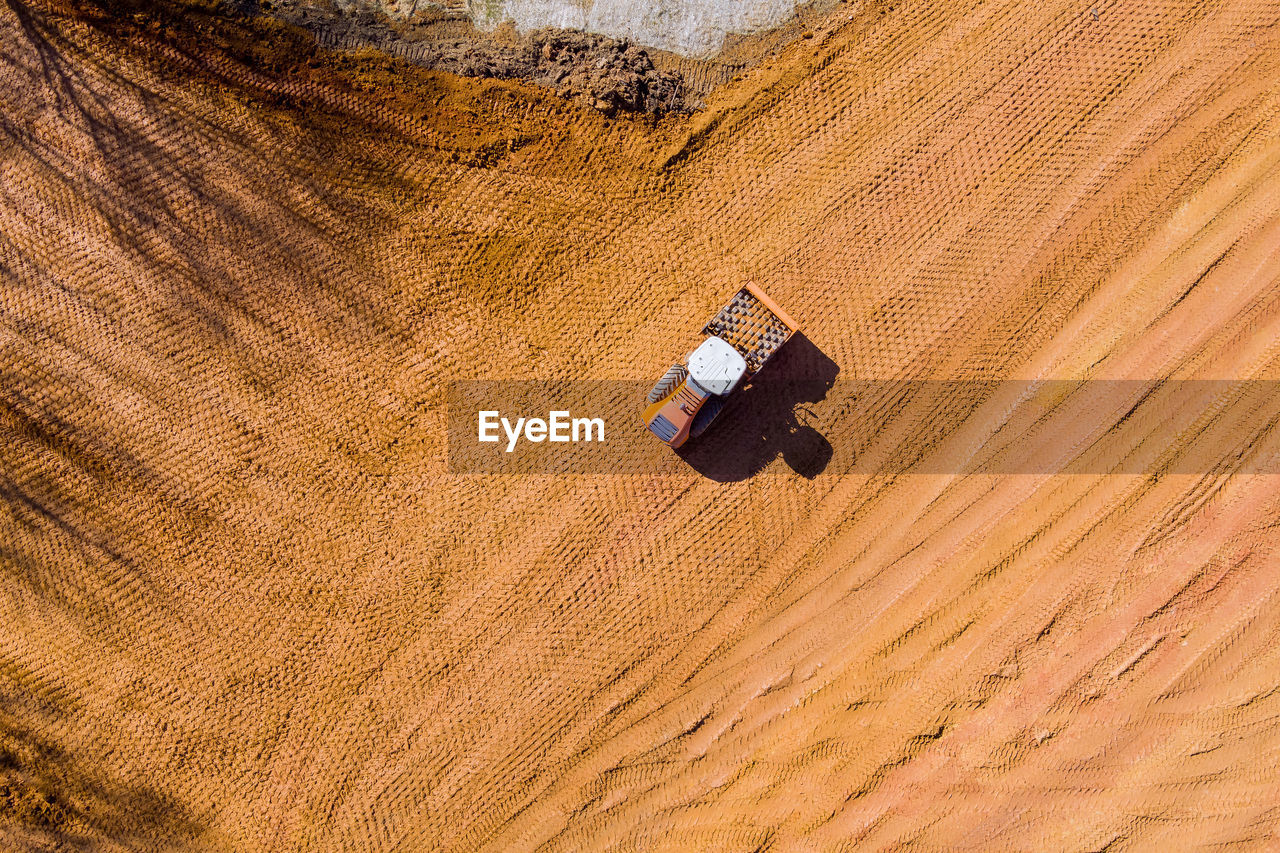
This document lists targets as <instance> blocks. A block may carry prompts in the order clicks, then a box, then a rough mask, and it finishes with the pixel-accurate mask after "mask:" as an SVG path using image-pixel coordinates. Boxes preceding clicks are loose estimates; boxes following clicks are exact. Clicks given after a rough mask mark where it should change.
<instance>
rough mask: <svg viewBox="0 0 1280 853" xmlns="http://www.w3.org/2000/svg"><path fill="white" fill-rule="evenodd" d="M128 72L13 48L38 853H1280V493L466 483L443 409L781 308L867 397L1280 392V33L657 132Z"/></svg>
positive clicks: (838, 23)
mask: <svg viewBox="0 0 1280 853" xmlns="http://www.w3.org/2000/svg"><path fill="white" fill-rule="evenodd" d="M90 17H91V16H90ZM121 21H124V23H121ZM128 21H129V19H127V18H121V19H118V20H117V21H116V22H114V23H112V22H104V21H97V22H95V21H93V20H89V21H88V22H87V23H86V22H85V21H78V20H75V19H74V18H73V17H71V16H67V15H63V14H61V13H60V12H59V10H57V9H54V10H46V9H44V8H43V7H29V6H26V5H24V4H22V3H20V2H19V0H6V3H5V5H3V6H0V34H2V35H0V122H2V124H0V136H2V138H3V147H0V176H2V177H0V193H2V194H3V197H2V200H0V223H2V224H0V278H2V279H3V282H4V284H3V289H2V290H0V294H3V295H2V296H0V365H2V366H3V376H4V380H3V384H2V386H0V394H2V396H0V429H2V430H3V443H2V445H0V446H2V447H3V450H2V451H0V460H2V463H3V464H2V467H0V474H2V475H3V476H2V478H0V498H2V500H0V578H2V583H0V847H3V848H5V849H17V850H25V849H34V850H55V849H95V850H148V849H149V850H170V849H208V850H237V851H241V850H264V851H266V850H271V851H282V850H355V851H360V850H404V851H416V850H435V849H439V850H528V849H534V848H540V849H546V850H580V849H596V850H637V849H647V850H667V849H683V850H743V851H748V850H757V849H777V850H828V849H841V848H849V849H853V848H856V849H867V850H881V849H891V848H894V847H898V846H903V845H908V844H910V845H912V846H913V847H915V848H917V849H958V848H959V849H963V848H976V849H1007V850H1013V849H1018V850H1031V849H1062V850H1081V851H1083V850H1097V849H1101V848H1104V847H1108V848H1109V849H1152V848H1158V847H1163V848H1166V849H1185V848H1187V847H1188V846H1192V845H1193V844H1194V845H1197V846H1204V847H1214V846H1230V847H1232V848H1233V849H1234V848H1239V849H1268V848H1274V847H1276V846H1277V845H1280V835H1278V834H1277V827H1280V807H1278V806H1277V803H1280V778H1278V776H1277V773H1276V770H1275V768H1276V767H1277V765H1278V764H1280V728H1278V727H1277V722H1278V719H1277V718H1278V716H1280V690H1277V678H1276V673H1277V672H1278V671H1280V669H1278V667H1280V644H1278V643H1277V640H1278V639H1280V602H1277V600H1276V593H1277V591H1278V590H1280V580H1278V579H1277V576H1276V571H1275V566H1276V562H1277V560H1276V557H1277V554H1276V549H1277V537H1276V532H1275V531H1276V529H1277V527H1276V524H1277V516H1278V513H1280V481H1277V479H1276V478H1275V477H1269V476H1235V477H1221V476H1218V477H1201V476H1195V475H1176V476H1175V475H1169V476H1142V475H1094V476H1085V475H1081V476H1016V475H1010V476H975V477H963V478H962V477H954V476H945V475H930V476H924V475H911V476H906V475H903V476H881V475H876V474H874V473H867V474H858V475H849V476H837V475H835V474H830V473H823V474H819V475H817V476H812V477H804V476H800V475H799V474H796V473H794V472H793V471H792V469H791V468H790V467H788V466H787V465H786V464H784V461H783V460H782V459H775V460H773V461H772V462H771V463H770V464H768V465H767V467H765V469H764V470H763V471H762V472H761V473H759V474H757V475H755V476H750V477H745V478H742V479H739V480H736V481H731V482H723V483H722V482H717V481H716V480H714V479H712V478H709V477H706V476H703V475H702V474H700V473H699V472H697V471H695V470H693V469H689V470H684V471H680V472H678V473H675V474H668V475H664V476H645V475H630V476H575V477H508V476H490V477H485V476H474V477H463V476H456V475H451V474H449V473H448V469H447V463H446V458H445V435H444V423H445V419H446V414H445V411H444V405H443V403H444V399H445V395H446V389H447V383H448V382H449V381H450V380H452V379H455V378H477V379H491V378H514V377H534V378H546V379H562V378H569V377H589V378H594V379H641V380H643V379H651V378H656V377H657V376H658V375H660V374H661V373H662V371H663V370H664V369H665V368H666V367H667V365H668V364H669V363H670V360H671V358H672V355H673V353H674V352H676V351H677V349H678V347H680V346H683V345H686V344H687V342H688V340H689V336H690V335H691V334H692V333H693V332H694V331H695V330H696V326H697V324H698V323H700V322H701V320H702V319H703V318H704V317H705V316H709V314H710V313H711V312H712V311H713V310H714V309H715V308H716V307H718V305H719V304H720V303H721V302H722V300H723V299H724V297H725V295H726V294H727V293H728V292H730V291H731V290H732V289H733V288H735V287H736V286H737V285H738V283H739V282H740V281H742V280H743V279H746V278H752V279H754V280H755V281H757V282H759V283H760V284H762V285H763V286H765V287H766V289H768V290H769V292H770V293H771V294H772V295H773V296H774V297H775V298H777V299H778V301H779V302H780V303H781V304H783V305H784V306H786V307H787V308H788V310H790V311H791V312H792V313H793V314H794V315H795V316H796V317H797V319H798V320H799V321H800V322H801V323H802V324H803V325H804V327H805V329H806V332H807V336H808V339H809V341H810V342H811V343H812V346H813V347H814V349H816V350H817V351H819V352H820V353H822V354H824V355H825V357H826V358H828V359H830V361H831V362H834V363H835V364H836V365H838V367H839V370H840V375H841V376H842V377H844V378H858V379H869V378H896V377H903V376H910V377H916V378H920V377H926V378H927V377H934V378H956V377H984V378H1037V377H1055V378H1073V379H1074V378H1107V379H1126V378H1133V379H1149V378H1153V377H1164V376H1179V377H1189V378H1246V377H1270V378H1276V377H1277V375H1278V371H1277V366H1278V365H1277V356H1278V355H1280V350H1278V348H1277V344H1276V341H1277V334H1276V333H1277V329H1278V328H1280V288H1277V285H1278V284H1280V83H1278V82H1277V81H1280V67H1278V66H1280V4H1278V3H1272V2H1258V1H1257V0H1254V2H1243V0H1241V2H1207V3H1206V2H1160V3H1155V2H1142V1H1141V0H1139V1H1138V2H1110V0H1096V2H1093V0H1088V1H1087V2H1079V0H1043V2H1037V3H1020V4H1015V3H1007V2H972V0H968V1H966V0H962V1H961V2H928V0H911V2H901V3H897V4H892V5H889V4H885V5H880V6H873V5H866V6H861V5H856V4H855V5H850V6H846V7H843V8H842V9H841V10H839V11H838V12H836V13H834V14H833V16H832V17H831V18H830V19H829V20H828V22H827V24H826V26H824V27H823V28H822V29H819V30H818V31H817V32H816V33H815V37H814V38H812V39H808V40H801V41H798V42H796V43H795V44H794V45H793V46H792V47H791V48H789V49H787V50H786V51H784V52H783V53H782V54H781V55H780V56H779V57H777V58H776V59H775V60H773V61H771V62H769V63H766V64H765V65H764V66H762V67H760V68H758V69H756V70H754V71H752V72H750V73H749V74H748V75H747V76H746V78H745V79H743V80H741V81H739V82H736V83H732V84H730V85H729V87H728V88H725V89H722V90H719V91H718V92H717V93H716V94H715V95H714V96H713V98H712V99H711V103H710V106H709V109H708V110H707V111H706V112H704V113H700V114H697V115H695V116H692V117H668V118H667V119H664V120H662V121H660V122H655V121H653V120H651V119H650V120H608V119H605V118H604V117H602V116H600V115H598V114H595V113H592V112H590V111H586V110H582V109H579V108H577V107H574V106H572V105H568V104H565V103H564V102H561V101H558V100H557V99H555V98H554V97H553V96H551V95H548V94H546V93H544V92H540V91H538V90H534V89H531V88H527V87H523V86H520V85H516V84H510V83H493V82H491V83H479V82H476V81H459V80H456V79H453V78H448V77H444V76H442V75H435V74H432V73H429V72H425V71H421V70H419V69H412V68H408V67H403V66H400V65H397V64H395V63H393V62H390V61H387V62H384V61H382V60H379V59H377V58H369V57H366V58H364V59H351V58H336V59H335V58H326V57H323V56H315V55H312V56H310V58H307V57H305V56H303V58H302V59H300V60H299V61H297V62H293V61H292V60H290V61H288V62H281V63H275V64H273V60H271V58H270V57H267V58H266V59H264V58H263V57H257V58H256V59H255V58H252V57H250V58H249V59H245V58H244V54H243V51H241V52H240V53H237V52H236V51H235V50H231V51H230V52H229V53H226V54H224V53H223V51H222V49H221V48H220V47H219V44H221V43H222V42H220V41H219V38H220V37H217V36H216V32H215V33H214V35H211V34H210V33H211V32H213V30H208V29H202V30H201V34H200V35H199V36H198V37H188V36H187V35H184V34H183V33H182V32H173V31H166V30H165V27H164V26H162V25H156V26H150V25H148V24H147V23H146V21H145V20H142V22H141V23H139V24H138V25H137V26H138V29H136V30H135V29H130V27H132V26H133V24H131V23H128ZM207 23H208V22H207V21H206V22H205V23H204V24H201V26H202V27H204V26H205V25H206V24H207ZM214 30H216V28H214ZM231 41H233V42H234V41H235V39H234V38H233V39H231ZM304 52H305V51H304ZM392 84H394V87H395V88H390V87H391V86H392ZM922 405H923V404H915V403H906V404H903V406H902V410H901V411H895V412H894V413H893V418H892V419H891V426H895V427H896V428H897V432H895V433H892V435H893V436H894V440H895V441H900V442H904V443H909V442H911V441H912V436H913V435H914V431H915V427H914V425H916V424H921V423H928V422H930V421H935V422H936V421H938V419H943V421H944V422H946V419H949V418H950V419H955V420H956V423H957V424H959V423H960V421H962V420H963V418H964V413H957V412H955V411H953V410H951V409H948V408H946V407H937V408H929V407H925V408H922ZM935 426H936V424H935ZM818 428H819V429H822V422H821V419H819V423H818ZM1276 443H1277V441H1276V437H1275V435H1274V432H1273V431H1271V430H1269V429H1263V430H1261V431H1260V432H1259V434H1258V436H1257V438H1256V439H1255V440H1254V441H1253V445H1254V447H1255V448H1261V449H1266V448H1270V449H1271V450H1272V451H1274V449H1275V446H1276ZM1173 450H1174V451H1176V448H1173Z"/></svg>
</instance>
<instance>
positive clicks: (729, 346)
mask: <svg viewBox="0 0 1280 853" xmlns="http://www.w3.org/2000/svg"><path fill="white" fill-rule="evenodd" d="M798 328H799V327H798V326H797V325H796V322H795V320H792V319H791V316H790V315H788V314H787V312H786V311H783V310H782V309H781V308H779V307H778V305H777V303H775V302H774V301H773V300H772V299H770V298H769V297H768V295H766V294H765V292H764V291H763V290H761V289H760V288H759V287H756V286H755V285H754V284H750V283H748V284H746V285H745V286H744V287H742V289H740V290H739V291H738V292H737V293H736V294H734V297H733V298H732V299H730V300H729V304H728V305H725V306H724V307H723V308H721V309H720V311H719V313H717V314H716V315H715V316H714V317H712V318H711V321H710V322H709V323H707V325H706V326H704V327H703V328H702V334H703V335H705V336H706V340H704V341H703V342H702V343H701V344H699V345H698V346H697V347H696V348H695V349H694V350H693V351H692V352H690V353H689V355H688V356H687V357H686V358H685V359H684V360H683V361H681V362H678V363H676V364H674V365H672V366H671V369H670V370H668V371H667V372H666V374H665V375H663V377H662V378H661V379H659V380H658V384H657V385H654V386H653V390H652V391H650V392H649V402H648V405H646V406H645V409H644V413H643V415H642V418H643V419H644V422H645V424H646V425H647V426H648V427H649V431H650V432H652V433H653V434H654V435H656V436H657V437H658V438H659V439H661V440H662V441H664V442H665V443H667V444H669V445H670V446H671V447H673V448H678V447H680V446H681V445H683V444H684V443H685V442H686V441H688V440H689V439H691V438H697V437H698V436H700V435H702V434H703V433H704V432H706V431H707V428H708V427H710V426H711V423H712V422H713V421H714V420H715V419H716V416H717V415H719V414H720V411H721V410H722V409H723V408H724V406H725V404H726V403H727V402H728V401H729V396H730V395H731V394H732V393H733V391H734V389H736V388H739V387H741V386H742V385H744V384H746V383H747V382H749V381H750V380H751V378H752V377H753V376H755V375H756V373H758V372H759V371H760V368H762V367H764V365H765V363H766V362H767V361H768V360H769V359H770V358H771V357H772V356H773V354H774V353H776V352H777V351H778V350H779V349H781V348H782V345H783V344H785V343H786V342H787V341H788V340H790V339H791V336H792V335H794V334H795V333H796V331H797V330H798Z"/></svg>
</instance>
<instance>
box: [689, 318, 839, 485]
mask: <svg viewBox="0 0 1280 853" xmlns="http://www.w3.org/2000/svg"><path fill="white" fill-rule="evenodd" d="M839 373H840V367H839V365H837V364H836V363H835V362H834V361H832V360H831V359H830V358H828V357H827V355H826V354H825V353H823V352H822V350H820V349H818V347H817V346H815V345H814V343H813V342H812V341H810V340H809V339H808V338H807V337H805V336H804V335H803V334H800V333H797V334H796V335H795V336H794V337H793V338H792V339H791V340H790V341H788V342H787V344H786V345H785V346H784V347H783V348H782V349H781V350H780V351H779V352H778V354H777V355H776V356H774V358H773V360H772V361H770V363H769V364H768V365H766V366H765V368H764V369H763V370H761V371H760V373H759V374H757V375H756V377H755V379H754V380H753V381H752V382H751V384H749V385H747V386H746V387H745V388H743V389H741V390H739V391H738V392H737V393H736V394H734V396H733V397H732V398H731V399H730V400H729V403H728V405H727V406H725V409H724V411H723V412H721V413H720V416H719V417H718V418H717V419H716V422H715V423H714V424H713V425H712V426H711V428H710V429H709V430H708V431H707V432H706V434H705V435H703V436H701V437H700V438H698V439H697V440H695V441H691V442H689V443H688V444H687V445H685V447H683V448H681V449H680V450H679V451H677V453H678V455H679V456H680V457H681V458H682V459H684V461H685V462H687V463H689V465H690V466H691V467H692V468H693V469H694V470H695V471H697V472H698V473H700V474H702V475H703V476H704V477H708V478H710V479H712V480H716V481H718V482H722V483H727V482H734V481H738V480H745V479H747V478H748V477H752V476H754V475H756V474H758V473H759V472H760V471H762V470H764V468H765V466H767V465H768V464H769V463H770V462H772V461H773V460H774V459H776V458H778V457H779V456H781V457H782V458H783V460H784V461H786V463H787V464H788V465H789V466H791V470H793V471H795V472H796V473H797V474H799V475H800V476H802V477H805V478H807V479H812V478H814V477H816V476H818V475H819V474H821V473H822V472H823V471H824V470H825V469H826V467H827V464H828V463H829V462H830V461H831V457H832V455H833V453H834V450H833V449H832V446H831V442H829V441H827V439H826V437H825V436H824V435H822V433H820V432H818V430H816V429H814V428H813V427H812V426H810V425H809V424H808V423H806V422H805V421H806V420H809V419H810V418H811V413H810V412H809V410H808V409H807V408H806V406H805V404H807V403H817V402H819V401H821V400H823V399H824V398H825V397H826V395H827V392H828V391H829V390H831V386H832V385H834V384H835V381H836V376H837V375H838V374H839Z"/></svg>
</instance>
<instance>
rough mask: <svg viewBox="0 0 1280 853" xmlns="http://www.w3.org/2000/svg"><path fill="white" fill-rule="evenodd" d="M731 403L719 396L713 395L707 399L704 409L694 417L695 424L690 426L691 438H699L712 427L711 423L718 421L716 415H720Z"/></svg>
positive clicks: (703, 405)
mask: <svg viewBox="0 0 1280 853" xmlns="http://www.w3.org/2000/svg"><path fill="white" fill-rule="evenodd" d="M728 402H729V398H728V397H721V396H720V395H719V394H712V395H711V396H710V397H708V398H707V402H705V403H703V404H702V408H701V409H698V414H696V415H694V416H693V423H692V424H691V425H690V426H689V438H697V437H698V436H700V435H702V434H703V433H704V432H706V431H707V427H709V426H711V422H712V421H714V420H715V419H716V415H718V414H720V411H721V409H723V408H724V407H725V404H726V403H728Z"/></svg>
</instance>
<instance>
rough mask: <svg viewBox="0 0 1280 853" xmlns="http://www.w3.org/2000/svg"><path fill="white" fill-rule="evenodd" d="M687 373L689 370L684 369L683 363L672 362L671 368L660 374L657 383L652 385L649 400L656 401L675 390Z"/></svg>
mask: <svg viewBox="0 0 1280 853" xmlns="http://www.w3.org/2000/svg"><path fill="white" fill-rule="evenodd" d="M688 375H689V371H687V370H685V368H684V365H683V364H673V365H671V369H670V370H668V371H667V372H666V373H664V374H663V375H662V378H661V379H659V380H658V384H657V385H654V386H653V390H652V391H650V392H649V402H650V403H656V402H658V401H659V400H661V399H662V398H664V397H666V396H667V395H668V394H670V393H671V392H672V391H674V390H676V386H678V385H679V384H680V383H681V382H683V381H684V380H685V377H687V376H688Z"/></svg>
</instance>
